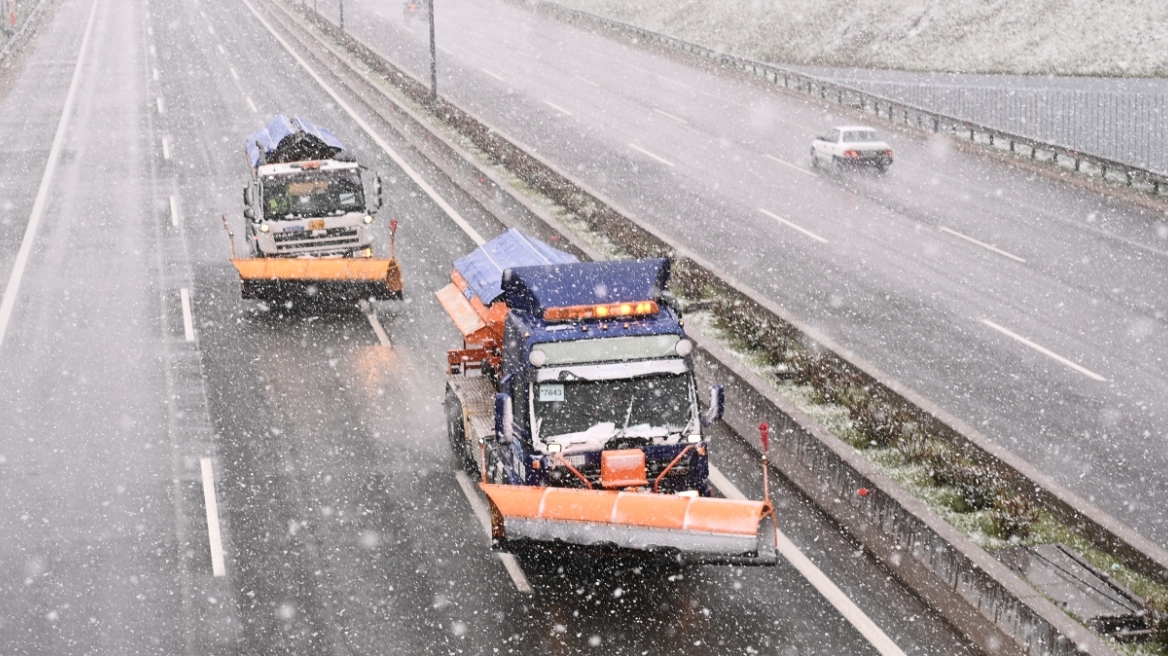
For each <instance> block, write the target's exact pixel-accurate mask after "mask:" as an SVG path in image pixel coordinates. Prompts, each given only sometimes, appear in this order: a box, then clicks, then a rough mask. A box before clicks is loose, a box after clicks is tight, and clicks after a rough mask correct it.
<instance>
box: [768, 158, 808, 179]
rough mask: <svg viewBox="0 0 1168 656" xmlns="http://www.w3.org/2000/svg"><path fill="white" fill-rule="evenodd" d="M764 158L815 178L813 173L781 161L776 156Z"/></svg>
mask: <svg viewBox="0 0 1168 656" xmlns="http://www.w3.org/2000/svg"><path fill="white" fill-rule="evenodd" d="M763 157H766V158H767V159H769V160H771V161H772V162H778V163H779V164H782V165H783V166H786V167H788V168H791V169H794V170H796V171H798V172H800V173H802V174H803V175H809V176H811V177H813V178H814V177H815V174H814V173H812V172H811V171H808V170H807V169H805V168H803V167H802V166H796V165H794V164H792V163H790V162H788V161H786V160H782V159H779V158H778V157H775V156H774V155H763Z"/></svg>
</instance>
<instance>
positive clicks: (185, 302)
mask: <svg viewBox="0 0 1168 656" xmlns="http://www.w3.org/2000/svg"><path fill="white" fill-rule="evenodd" d="M178 297H179V300H181V301H182V315H183V337H185V338H186V340H187V341H188V342H193V341H195V322H194V319H193V318H192V317H191V292H190V290H188V289H187V288H186V287H183V288H182V289H180V290H178Z"/></svg>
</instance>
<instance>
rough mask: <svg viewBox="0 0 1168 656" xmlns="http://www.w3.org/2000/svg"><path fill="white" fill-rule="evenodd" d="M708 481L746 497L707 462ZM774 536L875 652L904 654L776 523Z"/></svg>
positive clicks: (790, 559)
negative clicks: (708, 465) (708, 468)
mask: <svg viewBox="0 0 1168 656" xmlns="http://www.w3.org/2000/svg"><path fill="white" fill-rule="evenodd" d="M710 482H711V483H713V484H714V487H716V488H718V490H720V491H721V492H722V494H723V495H725V496H726V497H727V498H729V499H745V498H746V495H745V494H743V493H742V491H741V490H739V489H738V488H737V487H735V485H734V484H733V483H731V482H730V479H728V478H726V476H725V475H723V474H722V472H721V471H720V470H718V468H717V467H714V466H713V465H710ZM775 535H776V537H777V539H778V549H779V554H780V555H781V556H782V557H783V558H785V559H786V560H787V562H788V563H791V566H792V567H794V568H795V570H796V571H798V572H799V574H801V575H802V576H803V578H805V579H807V582H808V583H810V584H811V586H812V587H813V588H815V589H816V590H817V591H818V592H819V594H820V595H822V596H823V598H824V599H826V600H827V601H828V603H830V604H831V605H832V606H833V607H835V609H836V610H837V611H839V614H840V615H842V616H843V618H844V619H846V620H847V621H848V623H849V624H851V625H852V626H853V627H855V629H856V631H858V632H859V633H860V635H862V636H864V639H865V640H867V641H868V642H869V643H871V645H872V646H873V647H875V648H876V651H878V652H880V654H881V656H905V653H904V652H903V651H901V649H900V647H897V646H896V643H895V642H893V641H892V638H889V637H888V634H886V633H884V631H883V630H882V629H881V628H880V627H879V626H876V623H875V622H873V621H872V618H870V617H868V614H867V613H865V612H864V611H862V610H860V607H859V606H857V605H856V603H855V602H853V601H852V600H851V599H850V598H848V595H847V594H845V593H844V591H843V590H840V589H839V586H837V585H836V584H835V583H834V582H832V580H831V579H829V578H827V575H826V574H824V573H823V571H822V570H820V569H819V568H818V567H816V566H815V563H813V562H811V559H810V558H808V557H807V556H805V555H804V554H803V552H802V551H799V548H798V547H796V546H795V544H794V543H793V542H791V540H790V539H789V538H788V537H787V536H786V535H783V532H782V531H780V530H779V529H778V527H777V526H776V527H775Z"/></svg>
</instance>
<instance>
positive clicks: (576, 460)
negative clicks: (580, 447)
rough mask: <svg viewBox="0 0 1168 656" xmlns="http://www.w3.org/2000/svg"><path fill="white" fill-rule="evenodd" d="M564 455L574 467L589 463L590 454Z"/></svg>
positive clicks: (565, 459)
mask: <svg viewBox="0 0 1168 656" xmlns="http://www.w3.org/2000/svg"><path fill="white" fill-rule="evenodd" d="M562 457H563V459H564V462H567V463H568V464H569V465H572V466H573V467H583V466H584V465H586V464H588V456H584V455H580V456H562Z"/></svg>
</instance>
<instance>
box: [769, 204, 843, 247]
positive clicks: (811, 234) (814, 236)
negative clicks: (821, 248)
mask: <svg viewBox="0 0 1168 656" xmlns="http://www.w3.org/2000/svg"><path fill="white" fill-rule="evenodd" d="M758 211H759V212H762V213H763V214H766V215H767V216H769V217H771V218H772V219H774V220H776V221H778V222H779V223H781V224H783V225H785V226H787V227H788V228H792V229H794V230H798V231H799V232H801V233H803V234H805V235H807V236H808V237H810V238H812V239H814V240H815V241H818V242H822V243H824V244H826V243H828V242H827V240H826V239H824V238H823V237H820V236H819V235H817V234H815V233H814V232H811V231H810V230H808V229H807V228H804V227H803V226H800V225H796V224H794V223H791V222H790V221H788V220H786V219H784V218H783V217H781V216H779V215H778V214H775V213H774V212H768V211H766V210H764V209H763V208H761V207H760V208H758Z"/></svg>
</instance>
